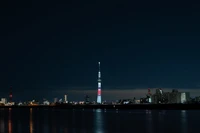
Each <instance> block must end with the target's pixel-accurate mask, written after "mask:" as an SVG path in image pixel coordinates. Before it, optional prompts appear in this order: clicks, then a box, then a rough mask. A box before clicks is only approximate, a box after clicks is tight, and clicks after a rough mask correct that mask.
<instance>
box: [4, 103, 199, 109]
mask: <svg viewBox="0 0 200 133" xmlns="http://www.w3.org/2000/svg"><path fill="white" fill-rule="evenodd" d="M1 108H58V109H147V110H200V104H134V105H68V104H61V105H54V106H45V105H39V106H1Z"/></svg>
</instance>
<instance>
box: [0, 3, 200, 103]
mask: <svg viewBox="0 0 200 133" xmlns="http://www.w3.org/2000/svg"><path fill="white" fill-rule="evenodd" d="M199 7H200V4H199V3H192V2H191V3H186V2H184V1H180V2H169V1H166V2H159V1H156V2H152V1H149V0H148V1H137V2H133V0H130V1H126V2H125V1H110V2H109V1H102V0H93V1H83V0H80V1H75V0H66V1H45V2H41V1H30V0H26V1H23V2H22V1H21V2H20V1H12V2H10V1H9V2H5V1H4V3H1V4H0V44H1V45H0V61H1V62H0V97H8V95H9V88H10V86H12V88H13V100H16V101H19V100H31V99H35V98H36V99H42V98H48V99H49V100H52V99H53V98H54V97H58V98H63V95H64V94H68V99H69V100H82V99H83V98H84V95H85V94H88V95H89V96H90V97H91V99H92V100H96V93H97V73H98V61H101V71H102V99H103V100H112V99H118V98H133V97H136V98H139V97H140V96H145V93H147V88H148V87H150V88H158V87H159V88H160V87H161V88H163V90H164V91H171V89H173V88H176V89H179V90H181V91H191V96H194V95H200V93H199V91H200V45H199V44H200V8H199ZM152 91H153V93H154V91H155V89H154V90H152Z"/></svg>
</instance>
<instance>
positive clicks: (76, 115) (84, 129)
mask: <svg viewBox="0 0 200 133" xmlns="http://www.w3.org/2000/svg"><path fill="white" fill-rule="evenodd" d="M199 118H200V111H199V110H131V109H128V110H126V109H124V110H115V109H106V110H105V109H84V110H82V109H74V110H73V109H53V108H49V109H46V108H23V109H22V108H10V109H8V108H1V109H0V133H170V132H172V133H198V132H199V124H198V121H199Z"/></svg>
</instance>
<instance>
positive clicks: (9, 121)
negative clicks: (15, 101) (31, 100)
mask: <svg viewBox="0 0 200 133" xmlns="http://www.w3.org/2000/svg"><path fill="white" fill-rule="evenodd" d="M8 110H9V114H8V133H12V109H11V108H9V109H8Z"/></svg>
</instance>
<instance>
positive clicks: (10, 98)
mask: <svg viewBox="0 0 200 133" xmlns="http://www.w3.org/2000/svg"><path fill="white" fill-rule="evenodd" d="M9 102H10V103H12V87H10V94H9Z"/></svg>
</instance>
